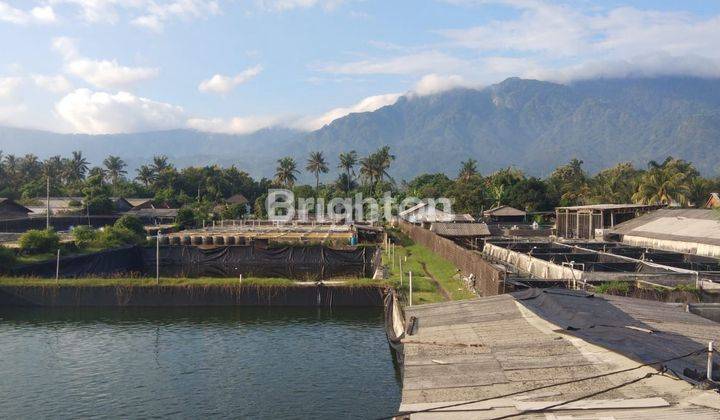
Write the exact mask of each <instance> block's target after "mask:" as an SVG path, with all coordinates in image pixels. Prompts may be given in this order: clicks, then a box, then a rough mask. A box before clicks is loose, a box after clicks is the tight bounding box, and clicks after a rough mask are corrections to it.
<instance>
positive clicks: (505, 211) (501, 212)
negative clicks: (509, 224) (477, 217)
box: [483, 206, 527, 216]
mask: <svg viewBox="0 0 720 420" xmlns="http://www.w3.org/2000/svg"><path fill="white" fill-rule="evenodd" d="M526 214H527V213H526V212H524V211H522V210H518V209H516V208H515V207H510V206H498V207H493V208H491V209H490V210H485V211H484V212H483V215H485V216H525V215H526Z"/></svg>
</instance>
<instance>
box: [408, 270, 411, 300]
mask: <svg viewBox="0 0 720 420" xmlns="http://www.w3.org/2000/svg"><path fill="white" fill-rule="evenodd" d="M408 283H409V285H410V299H408V302H409V305H408V306H412V271H410V272H409V273H408Z"/></svg>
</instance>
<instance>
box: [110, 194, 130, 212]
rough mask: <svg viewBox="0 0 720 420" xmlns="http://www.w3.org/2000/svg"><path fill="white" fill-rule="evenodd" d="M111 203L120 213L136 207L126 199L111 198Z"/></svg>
mask: <svg viewBox="0 0 720 420" xmlns="http://www.w3.org/2000/svg"><path fill="white" fill-rule="evenodd" d="M110 201H112V203H113V208H114V209H115V211H116V212H118V213H122V212H126V211H128V210H130V209H132V208H133V207H134V206H133V205H132V203H130V202H129V201H128V200H127V199H125V198H124V197H110Z"/></svg>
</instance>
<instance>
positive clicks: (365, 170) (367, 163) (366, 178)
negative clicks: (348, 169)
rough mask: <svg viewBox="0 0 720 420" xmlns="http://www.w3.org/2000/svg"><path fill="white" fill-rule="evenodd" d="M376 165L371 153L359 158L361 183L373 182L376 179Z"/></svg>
mask: <svg viewBox="0 0 720 420" xmlns="http://www.w3.org/2000/svg"><path fill="white" fill-rule="evenodd" d="M377 176H378V175H377V165H376V163H375V159H374V158H373V156H372V155H370V156H367V157H364V158H362V159H360V178H361V179H362V181H363V184H366V183H370V184H374V183H375V180H376V179H377Z"/></svg>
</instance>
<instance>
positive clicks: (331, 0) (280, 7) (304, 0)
mask: <svg viewBox="0 0 720 420" xmlns="http://www.w3.org/2000/svg"><path fill="white" fill-rule="evenodd" d="M344 2H345V0H257V1H256V3H257V4H258V6H259V7H260V8H261V9H264V10H268V11H275V12H285V11H288V10H293V9H308V8H311V7H321V8H323V9H325V10H333V9H335V8H336V7H338V6H339V5H341V4H342V3H344Z"/></svg>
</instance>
